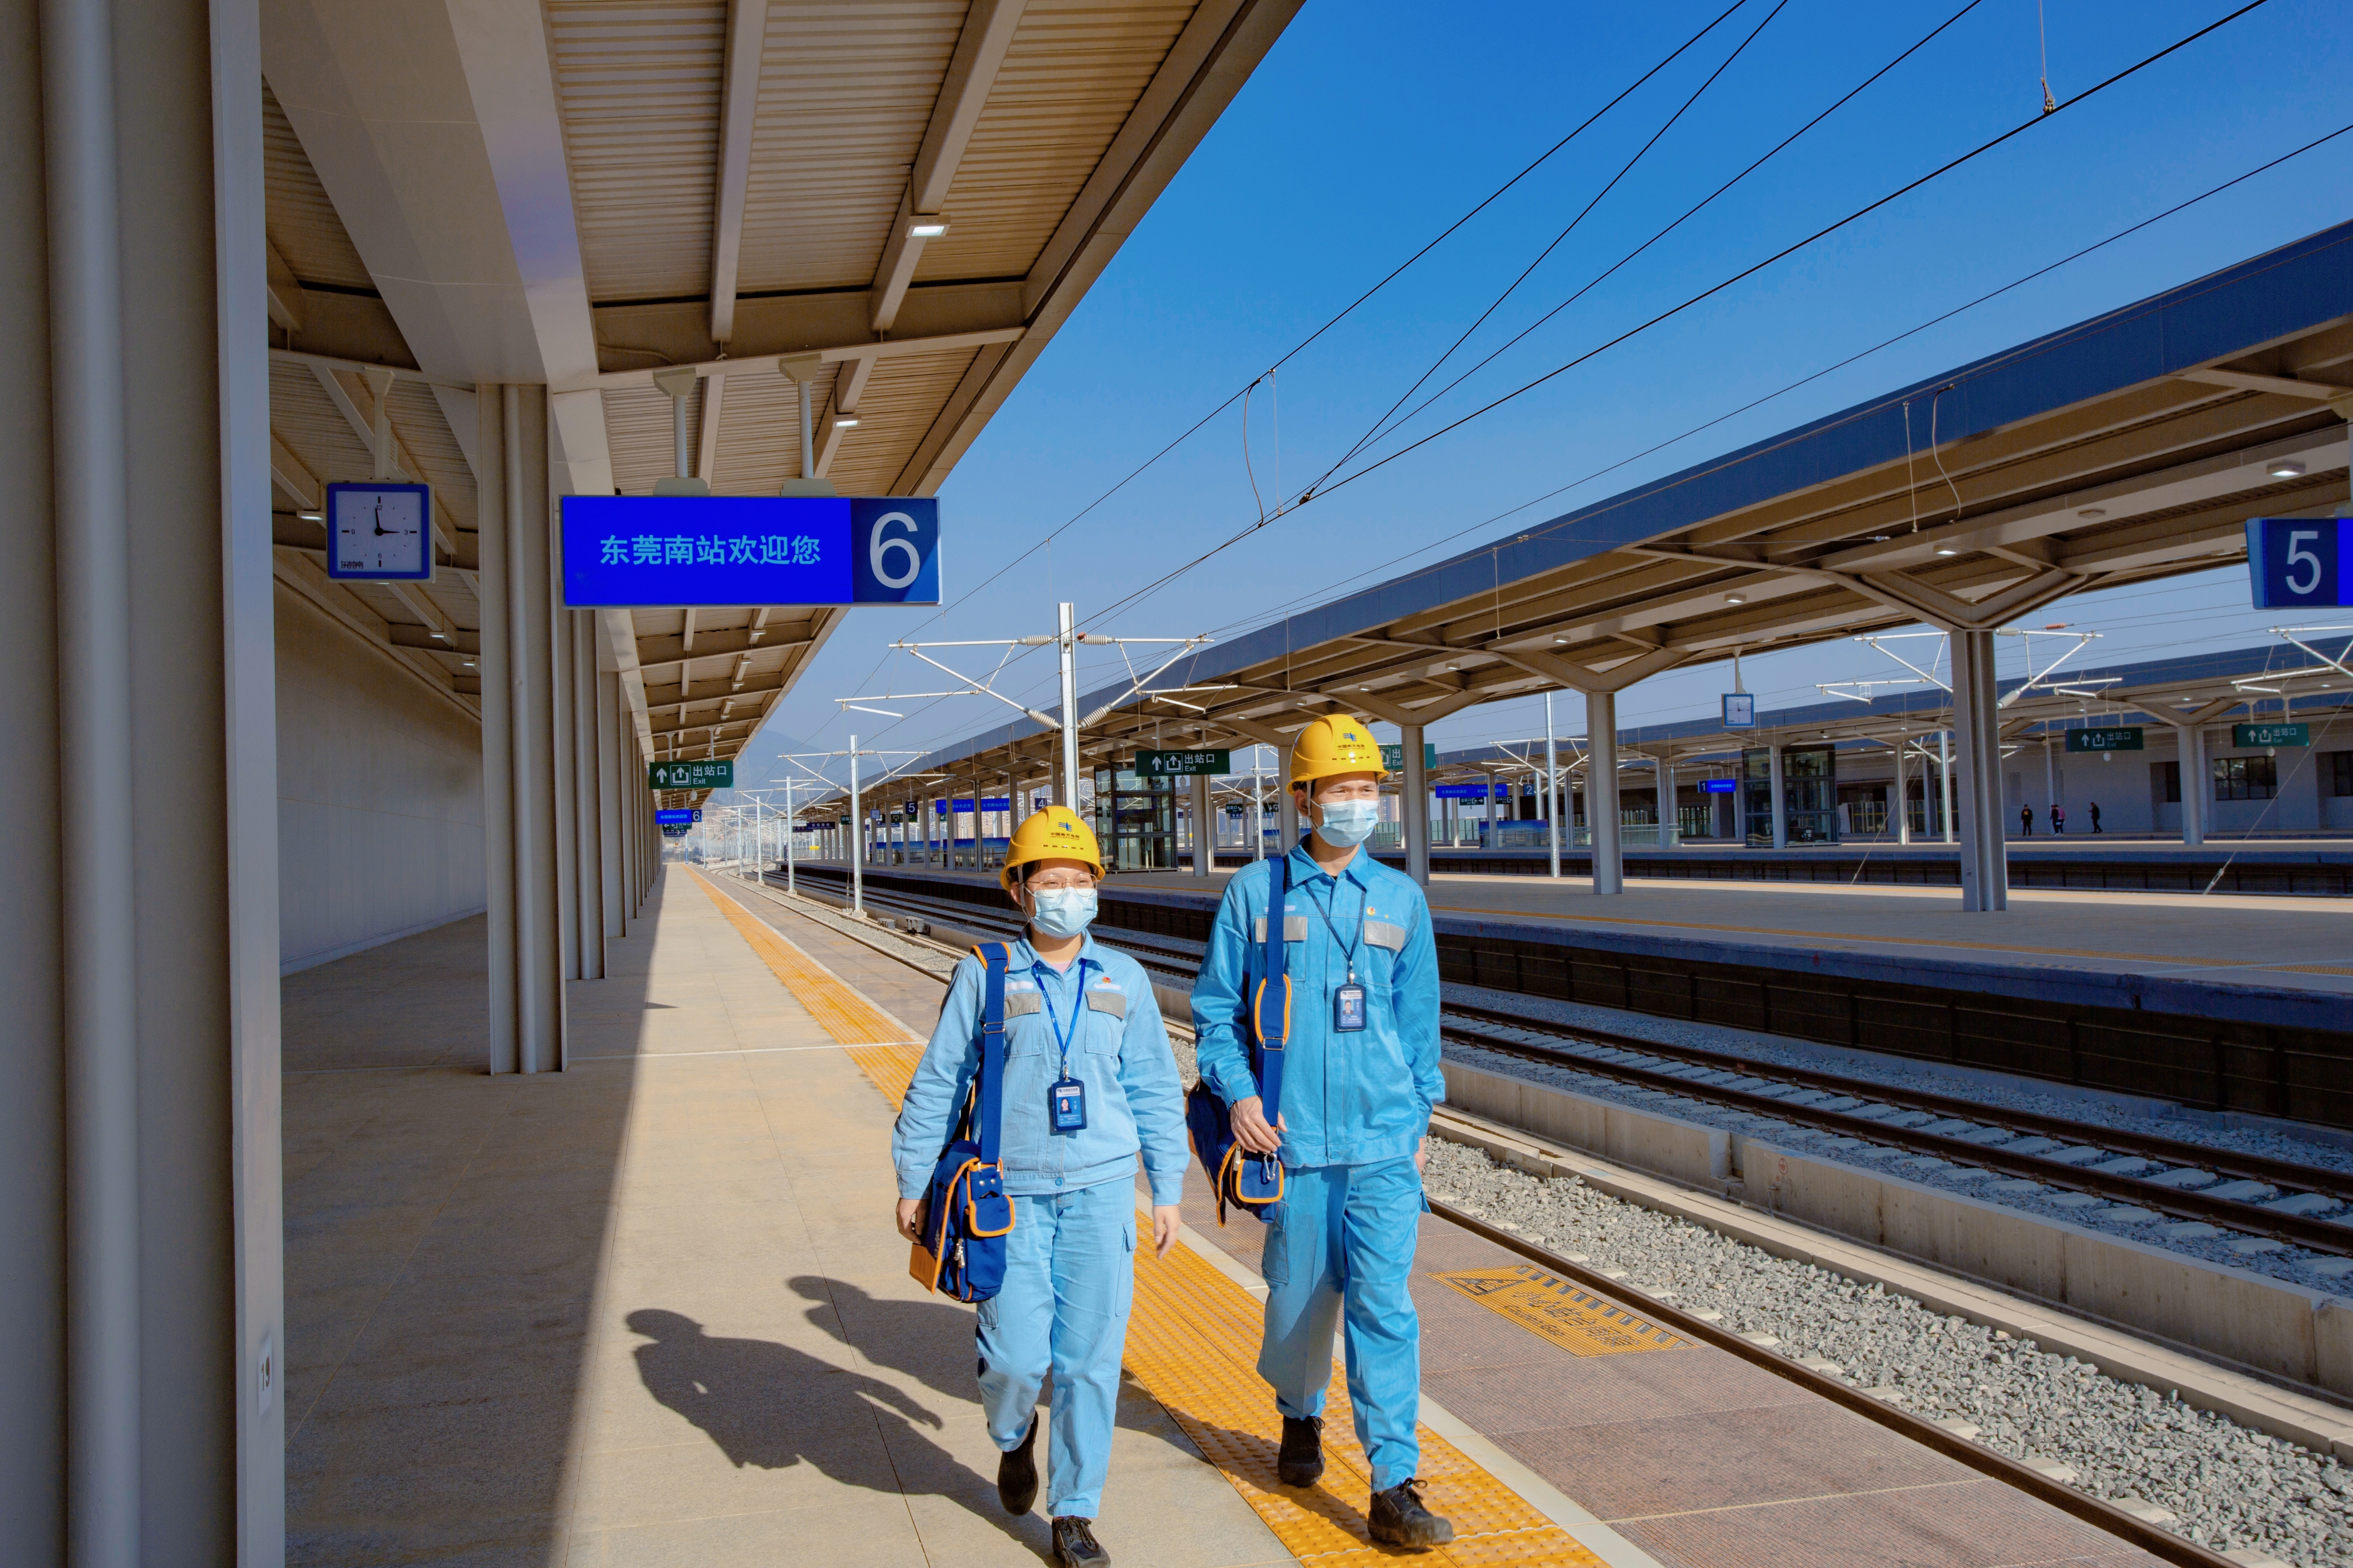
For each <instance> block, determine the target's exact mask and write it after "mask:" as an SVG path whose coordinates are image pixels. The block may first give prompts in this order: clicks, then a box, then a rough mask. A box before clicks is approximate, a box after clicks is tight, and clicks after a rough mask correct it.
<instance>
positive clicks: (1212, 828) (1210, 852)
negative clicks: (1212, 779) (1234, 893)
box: [1193, 773, 1218, 879]
mask: <svg viewBox="0 0 2353 1568" xmlns="http://www.w3.org/2000/svg"><path fill="white" fill-rule="evenodd" d="M1217 870H1218V825H1217V819H1216V818H1215V817H1213V816H1210V815H1209V775H1208V774H1207V773H1195V774H1194V775H1193V875H1194V876H1196V877H1199V878H1203V879H1207V878H1209V877H1213V876H1215V875H1217Z"/></svg>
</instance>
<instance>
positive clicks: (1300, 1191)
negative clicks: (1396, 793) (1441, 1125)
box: [1193, 714, 1454, 1547]
mask: <svg viewBox="0 0 2353 1568" xmlns="http://www.w3.org/2000/svg"><path fill="white" fill-rule="evenodd" d="M1387 773H1388V769H1387V768H1386V767H1385V766H1384V765H1383V764H1382V762H1381V752H1380V748H1379V747H1378V746H1377V745H1376V744H1375V743H1374V742H1373V736H1372V731H1371V730H1370V729H1369V728H1367V727H1366V724H1365V723H1364V721H1362V720H1359V719H1356V718H1353V717H1350V716H1347V715H1345V714H1343V715H1338V716H1335V717H1331V718H1324V719H1317V720H1316V721H1314V722H1313V723H1311V724H1309V725H1308V726H1307V728H1306V729H1305V730H1304V731H1301V733H1300V736H1299V740H1298V742H1297V744H1296V745H1295V746H1294V747H1293V750H1292V753H1291V759H1290V776H1289V781H1288V782H1289V787H1290V789H1291V791H1292V794H1293V799H1294V800H1295V801H1296V802H1297V804H1298V806H1299V812H1300V815H1301V816H1302V817H1303V818H1304V819H1305V820H1307V821H1308V822H1310V823H1312V824H1314V835H1313V836H1312V837H1308V838H1306V839H1304V840H1303V841H1302V842H1301V843H1300V844H1298V845H1297V846H1295V847H1291V848H1290V849H1289V850H1288V855H1287V864H1288V865H1289V867H1290V876H1291V893H1290V899H1289V902H1288V904H1287V906H1286V908H1287V911H1288V916H1289V918H1288V919H1287V920H1285V921H1284V922H1283V925H1284V930H1283V935H1284V938H1285V942H1286V946H1285V949H1284V952H1285V959H1284V964H1285V968H1286V971H1287V973H1288V974H1289V976H1290V980H1291V1037H1290V1042H1289V1045H1288V1047H1287V1048H1286V1054H1285V1056H1284V1058H1283V1059H1284V1062H1285V1064H1286V1065H1285V1067H1284V1068H1283V1079H1282V1105H1281V1109H1280V1111H1279V1114H1278V1118H1277V1121H1276V1123H1275V1125H1273V1126H1269V1125H1268V1124H1267V1121H1266V1117H1265V1115H1264V1108H1263V1106H1262V1104H1261V1100H1260V1098H1259V1089H1258V1083H1257V1081H1256V1079H1254V1078H1253V1076H1252V1074H1251V1070H1250V1038H1249V1034H1248V1031H1249V1028H1250V994H1251V993H1252V992H1253V991H1254V990H1255V989H1256V986H1257V984H1258V978H1259V977H1258V975H1257V973H1255V970H1256V967H1257V964H1258V963H1259V962H1262V960H1261V957H1260V954H1261V951H1262V944H1263V942H1264V928H1263V927H1262V926H1261V921H1264V920H1265V919H1266V917H1267V906H1268V904H1269V903H1270V902H1271V891H1272V883H1273V875H1274V872H1275V870H1276V868H1278V867H1279V866H1281V865H1282V864H1285V863H1286V861H1276V860H1267V861H1261V862H1260V863H1258V864H1256V865H1252V866H1247V867H1244V868H1242V869H1241V870H1240V871H1238V872H1236V873H1235V874H1234V876H1233V878H1232V879H1231V880H1229V882H1228V883H1227V884H1226V891H1225V897H1224V898H1223V900H1220V901H1219V906H1218V918H1217V923H1216V925H1215V926H1214V927H1213V928H1212V930H1211V931H1210V935H1209V947H1208V952H1207V953H1205V954H1204V955H1203V956H1202V960H1201V973H1200V978H1199V980H1198V982H1197V983H1196V984H1195V985H1194V987H1193V1027H1194V1031H1195V1035H1196V1037H1197V1039H1198V1059H1199V1063H1200V1068H1201V1077H1202V1078H1203V1079H1205V1080H1207V1082H1208V1085H1209V1087H1210V1088H1211V1089H1213V1090H1215V1091H1216V1092H1217V1094H1218V1096H1219V1099H1221V1100H1224V1101H1225V1102H1226V1103H1227V1104H1228V1105H1229V1106H1231V1107H1232V1108H1233V1111H1232V1123H1233V1133H1234V1139H1235V1141H1236V1142H1238V1143H1240V1145H1241V1146H1242V1147H1243V1148H1245V1149H1248V1150H1250V1151H1251V1152H1254V1153H1260V1154H1273V1153H1279V1154H1280V1155H1281V1157H1282V1165H1283V1176H1282V1180H1283V1189H1282V1202H1280V1203H1278V1204H1276V1205H1272V1207H1271V1210H1270V1211H1269V1213H1268V1216H1267V1218H1268V1230H1267V1236H1266V1249H1265V1253H1264V1256H1263V1262H1262V1268H1263V1271H1264V1273H1265V1276H1266V1284H1267V1296H1266V1337H1265V1341H1264V1343H1263V1345H1262V1346H1261V1350H1260V1352H1259V1358H1258V1371H1259V1375H1260V1376H1261V1377H1263V1378H1265V1379H1266V1380H1267V1382H1268V1383H1270V1384H1272V1385H1273V1387H1274V1403H1275V1408H1276V1409H1277V1410H1278V1411H1280V1412H1281V1413H1282V1451H1281V1453H1280V1455H1279V1456H1278V1459H1277V1467H1276V1468H1277V1471H1278V1473H1279V1474H1280V1476H1281V1478H1282V1481H1283V1484H1285V1485H1286V1486H1295V1487H1303V1486H1309V1485H1312V1484H1314V1481H1315V1479H1316V1478H1317V1477H1319V1476H1321V1475H1322V1474H1323V1473H1324V1436H1323V1426H1324V1420H1323V1415H1324V1388H1325V1385H1326V1384H1329V1383H1330V1382H1331V1380H1332V1334H1333V1330H1334V1328H1335V1325H1337V1324H1339V1323H1340V1322H1342V1321H1345V1329H1346V1332H1345V1348H1346V1352H1347V1373H1348V1401H1349V1405H1350V1406H1351V1407H1352V1409H1353V1411H1354V1414H1355V1416H1356V1437H1357V1440H1358V1441H1360V1442H1361V1443H1363V1444H1364V1447H1365V1455H1366V1459H1367V1460H1368V1461H1369V1462H1370V1463H1371V1465H1372V1470H1373V1504H1372V1510H1371V1517H1370V1519H1369V1520H1368V1521H1367V1522H1368V1525H1369V1527H1370V1530H1371V1532H1372V1537H1373V1539H1374V1540H1375V1541H1377V1542H1380V1543H1381V1544H1383V1545H1387V1546H1417V1547H1419V1546H1438V1545H1443V1544H1444V1543H1445V1542H1450V1541H1451V1540H1453V1539H1454V1527H1453V1526H1452V1525H1451V1524H1450V1523H1449V1522H1447V1521H1445V1520H1443V1519H1440V1517H1438V1516H1437V1515H1436V1514H1433V1513H1431V1512H1430V1510H1428V1509H1427V1508H1426V1507H1424V1506H1423V1504H1422V1500H1421V1488H1422V1483H1421V1482H1420V1481H1419V1480H1417V1479H1415V1475H1414V1472H1415V1470H1416V1469H1417V1468H1419V1464H1420V1461H1421V1448H1420V1442H1419V1436H1418V1434H1417V1427H1416V1423H1417V1421H1418V1419H1419V1415H1420V1405H1421V1324H1420V1321H1419V1317H1418V1316H1417V1315H1416V1313H1415V1311H1414V1305H1413V1298H1412V1296H1411V1295H1410V1294H1409V1292H1408V1290H1407V1289H1406V1283H1407V1280H1408V1279H1409V1276H1410V1275H1411V1273H1412V1269H1413V1254H1414V1246H1415V1243H1416V1241H1417V1240H1418V1239H1419V1223H1420V1218H1421V1213H1422V1197H1421V1166H1422V1161H1423V1158H1424V1145H1425V1144H1426V1143H1427V1142H1428V1139H1429V1132H1430V1108H1431V1107H1432V1106H1434V1105H1436V1104H1437V1103H1438V1102H1439V1101H1440V1100H1443V1099H1445V1098H1446V1080H1445V1079H1443V1078H1442V1077H1440V1074H1439V1070H1438V949H1437V944H1436V943H1435V942H1433V941H1432V940H1431V937H1430V906H1429V903H1428V902H1427V900H1424V899H1423V898H1422V895H1421V889H1419V888H1418V887H1416V886H1415V885H1414V883H1413V880H1412V879H1410V878H1409V877H1405V876H1402V875H1400V874H1399V873H1398V872H1396V871H1392V870H1390V869H1389V868H1388V867H1386V866H1383V865H1381V864H1380V863H1379V862H1378V861H1377V860H1375V859H1374V858H1372V857H1371V856H1370V855H1367V854H1366V853H1364V852H1363V850H1362V848H1361V847H1360V846H1362V845H1363V843H1364V842H1365V840H1366V839H1367V838H1369V837H1372V832H1373V828H1374V826H1376V825H1377V824H1378V822H1379V821H1380V816H1381V803H1380V781H1381V780H1382V778H1383V777H1385V776H1386V775H1387Z"/></svg>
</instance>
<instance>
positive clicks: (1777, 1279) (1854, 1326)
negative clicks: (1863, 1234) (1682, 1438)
mask: <svg viewBox="0 0 2353 1568" xmlns="http://www.w3.org/2000/svg"><path fill="white" fill-rule="evenodd" d="M1427 1179H1428V1183H1429V1187H1430V1193H1431V1194H1432V1195H1433V1196H1435V1197H1439V1198H1441V1199H1444V1200H1446V1201H1448V1202H1450V1203H1455V1204H1458V1205H1463V1206H1465V1207H1471V1208H1476V1209H1478V1210H1480V1211H1482V1213H1483V1215H1485V1216H1486V1217H1487V1218H1488V1219H1489V1220H1490V1221H1491V1222H1493V1221H1500V1220H1509V1221H1510V1222H1511V1223H1512V1224H1513V1225H1514V1226H1518V1227H1519V1233H1520V1234H1521V1235H1522V1236H1524V1237H1527V1238H1528V1239H1529V1240H1531V1241H1534V1242H1536V1243H1537V1244H1538V1245H1541V1246H1544V1247H1549V1248H1551V1249H1552V1250H1555V1251H1557V1252H1561V1253H1563V1254H1564V1255H1572V1254H1573V1253H1574V1252H1582V1253H1584V1254H1586V1255H1587V1256H1588V1258H1590V1259H1591V1261H1592V1263H1593V1265H1594V1266H1596V1267H1599V1268H1603V1269H1605V1270H1607V1271H1609V1272H1611V1273H1613V1274H1614V1273H1617V1272H1619V1271H1623V1273H1624V1274H1625V1275H1626V1276H1627V1277H1629V1278H1631V1279H1638V1280H1641V1281H1644V1282H1646V1283H1645V1288H1646V1289H1650V1290H1651V1292H1652V1293H1653V1294H1660V1293H1663V1292H1665V1291H1669V1290H1672V1292H1673V1293H1674V1300H1675V1301H1676V1303H1677V1305H1679V1306H1681V1307H1683V1309H1684V1310H1694V1309H1696V1310H1700V1311H1703V1312H1715V1313H1720V1314H1721V1316H1720V1317H1718V1318H1716V1319H1715V1320H1714V1321H1719V1322H1721V1323H1722V1324H1723V1325H1724V1326H1725V1328H1726V1329H1729V1330H1731V1331H1734V1332H1736V1333H1738V1334H1741V1335H1742V1336H1743V1337H1744V1338H1746V1339H1747V1340H1749V1341H1750V1342H1752V1343H1757V1344H1772V1345H1774V1346H1776V1347H1777V1348H1778V1349H1779V1350H1780V1351H1781V1352H1782V1353H1784V1354H1787V1355H1789V1356H1792V1357H1797V1358H1813V1359H1819V1360H1823V1361H1829V1362H1832V1363H1837V1364H1838V1365H1839V1366H1840V1367H1841V1368H1842V1369H1843V1371H1842V1373H1841V1375H1843V1376H1844V1377H1845V1379H1846V1380H1847V1381H1848V1382H1849V1383H1852V1384H1854V1385H1855V1386H1856V1387H1857V1388H1860V1389H1865V1390H1869V1391H1871V1392H1873V1393H1874V1394H1878V1395H1879V1396H1880V1397H1881V1398H1892V1399H1894V1400H1895V1401H1896V1402H1898V1403H1900V1405H1902V1407H1903V1408H1904V1409H1905V1410H1907V1411H1910V1412H1911V1413H1913V1414H1914V1415H1920V1416H1923V1417H1925V1418H1926V1419H1928V1420H1931V1421H1936V1422H1938V1423H1940V1424H1942V1425H1944V1426H1946V1428H1947V1430H1951V1431H1957V1430H1959V1429H1960V1428H1961V1427H1963V1426H1975V1427H1976V1428H1977V1429H1978V1430H1977V1432H1976V1434H1975V1436H1976V1438H1977V1440H1978V1441H1979V1442H1982V1443H1984V1444H1986V1445H1987V1446H1988V1447H1991V1448H1994V1449H1995V1450H1997V1451H1998V1452H2000V1453H2003V1454H2007V1455H2009V1456H2010V1457H2011V1458H2017V1459H2021V1460H2024V1461H2026V1462H2029V1463H2042V1464H2046V1465H2056V1466H2063V1467H2065V1468H2071V1469H2073V1471H2074V1472H2075V1473H2076V1479H2075V1480H2074V1481H2073V1483H2071V1484H2073V1485H2076V1486H2078V1487H2080V1488H2081V1489H2084V1491H2087V1492H2090V1493H2092V1494H2093V1495H2094V1496H2097V1497H2103V1498H2106V1499H2109V1500H2112V1501H2119V1502H2121V1501H2122V1500H2125V1499H2127V1498H2129V1499H2131V1500H2133V1501H2134V1502H2135V1503H2137V1504H2139V1505H2141V1506H2143V1507H2151V1508H2156V1509H2161V1510H2165V1511H2168V1512H2169V1513H2171V1514H2173V1515H2174V1516H2175V1517H2174V1518H2173V1519H2172V1520H2170V1521H2165V1528H2167V1529H2168V1530H2172V1531H2176V1532H2177V1533H2179V1534H2182V1535H2185V1536H2188V1537H2189V1539H2191V1540H2193V1541H2196V1542H2200V1543H2201V1544H2203V1545H2206V1546H2209V1547H2212V1548H2215V1549H2217V1550H2222V1551H2235V1550H2248V1551H2256V1552H2263V1553H2268V1554H2270V1555H2273V1556H2276V1557H2278V1558H2280V1559H2282V1560H2283V1561H2284V1562H2287V1563H2293V1564H2295V1568H2321V1565H2323V1564H2338V1563H2353V1468H2347V1467H2345V1466H2342V1465H2339V1464H2338V1463H2337V1461H2336V1460H2335V1459H2333V1458H2322V1457H2320V1456H2316V1455H2315V1454H2313V1453H2312V1452H2310V1451H2309V1450H2307V1449H2305V1448H2302V1447H2297V1446H2296V1445H2295V1444H2292V1443H2288V1442H2285V1441H2284V1440H2282V1439H2280V1438H2276V1437H2272V1436H2266V1435H2264V1434H2263V1433H2260V1432H2255V1431H2253V1430H2250V1429H2249V1428H2246V1427H2243V1426H2239V1425H2237V1424H2236V1423H2234V1422H2232V1421H2231V1420H2229V1419H2228V1418H2227V1417H2224V1416H2221V1415H2213V1414H2211V1413H2210V1412H2207V1411H2202V1410H2199V1409H2196V1408H2194V1407H2192V1406H2190V1405H2185V1404H2183V1403H2182V1402H2181V1401H2180V1400H2179V1398H2178V1397H2175V1396H2173V1395H2170V1394H2158V1392H2156V1391H2155V1390H2153V1389H2149V1388H2145V1387H2142V1386H2141V1385H2139V1384H2130V1383H2123V1382H2119V1381H2117V1380H2116V1379H2114V1378H2111V1377H2108V1376H2105V1374H2103V1373H2101V1372H2100V1371H2099V1370H2098V1369H2097V1368H2095V1367H2093V1366H2091V1365H2089V1364H2087V1363H2083V1362H2079V1361H2077V1360H2076V1359H2075V1358H2074V1357H2073V1356H2058V1355H2051V1354H2047V1353H2044V1352H2042V1351H2040V1350H2038V1349H2037V1348H2036V1347H2035V1345H2034V1344H2033V1343H2032V1342H2031V1341H2025V1340H2018V1339H2013V1338H2011V1337H2010V1335H2009V1334H2007V1333H2004V1332H2002V1331H2000V1330H1989V1329H1986V1328H1982V1327H1980V1326H1978V1325H1977V1324H1974V1323H1970V1322H1968V1321H1966V1320H1964V1319H1961V1318H1957V1317H1947V1316H1945V1315H1944V1314H1941V1313H1938V1312H1935V1311H1932V1310H1928V1309H1926V1308H1925V1307H1923V1306H1921V1305H1920V1304H1919V1303H1918V1302H1916V1301H1914V1300H1910V1299H1909V1298H1907V1297H1905V1296H1901V1295H1897V1294H1894V1293H1891V1292H1889V1291H1887V1290H1885V1289H1883V1288H1881V1287H1879V1286H1877V1285H1861V1284H1857V1283H1856V1282H1855V1281H1853V1280H1852V1279H1844V1278H1842V1277H1841V1276H1839V1275H1837V1274H1834V1273H1832V1272H1831V1271H1830V1270H1828V1269H1825V1268H1820V1267H1819V1266H1816V1265H1813V1264H1805V1263H1796V1262H1792V1261H1790V1260H1788V1259H1786V1258H1775V1257H1774V1256H1772V1255H1771V1254H1769V1253H1767V1252H1765V1251H1763V1250H1761V1249H1759V1248H1757V1247H1750V1246H1747V1245H1746V1244H1745V1243H1742V1242H1738V1241H1734V1240H1732V1239H1730V1238H1729V1237H1723V1236H1719V1235H1717V1234H1716V1233H1715V1232H1714V1231H1711V1230H1708V1229H1706V1228H1704V1226H1697V1225H1694V1224H1693V1223H1692V1222H1690V1221H1689V1220H1685V1219H1682V1218H1679V1217H1678V1216H1675V1215H1664V1214H1658V1213H1654V1212H1653V1211H1651V1210H1649V1209H1645V1208H1642V1207H1640V1206H1639V1205H1634V1204H1630V1203H1627V1202H1625V1201H1623V1200H1622V1199H1619V1198H1615V1197H1612V1196H1610V1195H1609V1194H1606V1193H1602V1192H1599V1191H1597V1190H1596V1189H1594V1188H1592V1187H1589V1186H1588V1185H1586V1184H1584V1183H1582V1182H1580V1181H1578V1180H1577V1179H1576V1178H1575V1177H1573V1176H1563V1177H1554V1178H1550V1179H1546V1178H1543V1177H1537V1176H1532V1175H1529V1174H1527V1173H1525V1172H1522V1171H1518V1170H1514V1169H1511V1168H1509V1167H1505V1166H1501V1165H1498V1164H1496V1163H1494V1162H1493V1161H1492V1160H1490V1159H1489V1158H1488V1157H1487V1155H1486V1154H1485V1153H1484V1152H1482V1151H1480V1150H1477V1149H1471V1148H1465V1147H1463V1146H1461V1145H1459V1144H1452V1143H1446V1142H1438V1141H1433V1142H1431V1143H1430V1168H1429V1173H1428V1177H1427ZM1638 1300H1639V1298H1638Z"/></svg>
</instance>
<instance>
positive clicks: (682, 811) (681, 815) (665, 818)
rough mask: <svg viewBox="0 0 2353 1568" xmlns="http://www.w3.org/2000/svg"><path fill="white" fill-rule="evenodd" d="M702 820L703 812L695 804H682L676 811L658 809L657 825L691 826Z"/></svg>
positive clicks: (655, 817)
mask: <svg viewBox="0 0 2353 1568" xmlns="http://www.w3.org/2000/svg"><path fill="white" fill-rule="evenodd" d="M701 821H702V810H701V809H700V808H699V807H695V806H681V807H679V808H678V809H677V810H676V811H657V812H655V813H654V822H655V825H656V826H661V827H691V826H694V825H695V824H696V823H698V822H701Z"/></svg>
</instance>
